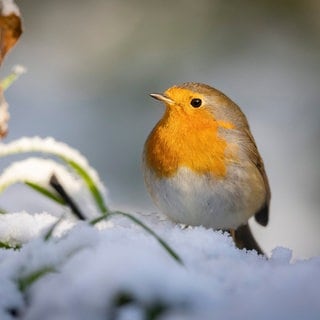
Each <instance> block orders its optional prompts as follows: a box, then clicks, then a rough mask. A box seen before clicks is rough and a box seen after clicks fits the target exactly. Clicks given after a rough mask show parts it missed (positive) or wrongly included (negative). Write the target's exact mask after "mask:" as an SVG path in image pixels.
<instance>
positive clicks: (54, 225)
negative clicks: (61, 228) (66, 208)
mask: <svg viewBox="0 0 320 320" xmlns="http://www.w3.org/2000/svg"><path fill="white" fill-rule="evenodd" d="M63 219H64V216H62V217H60V218H59V219H58V220H57V221H56V222H55V223H53V224H52V226H51V227H50V228H49V230H48V231H47V233H45V235H44V237H43V239H44V241H49V240H50V239H51V238H52V235H53V232H54V230H56V228H57V227H58V225H59V224H60V223H61V222H62V220H63Z"/></svg>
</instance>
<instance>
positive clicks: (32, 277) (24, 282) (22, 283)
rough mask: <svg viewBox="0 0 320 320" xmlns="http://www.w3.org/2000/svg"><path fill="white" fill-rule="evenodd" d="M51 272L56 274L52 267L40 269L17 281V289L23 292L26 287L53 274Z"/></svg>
mask: <svg viewBox="0 0 320 320" xmlns="http://www.w3.org/2000/svg"><path fill="white" fill-rule="evenodd" d="M53 272H56V271H55V269H54V268H52V267H44V268H42V269H39V270H37V271H34V272H32V273H30V274H29V275H27V276H26V277H22V278H19V279H18V280H17V283H18V288H19V290H20V291H21V292H25V291H26V290H27V289H28V287H30V286H31V285H32V284H33V283H34V282H36V281H37V280H38V279H40V278H42V277H43V276H45V275H46V274H48V273H53Z"/></svg>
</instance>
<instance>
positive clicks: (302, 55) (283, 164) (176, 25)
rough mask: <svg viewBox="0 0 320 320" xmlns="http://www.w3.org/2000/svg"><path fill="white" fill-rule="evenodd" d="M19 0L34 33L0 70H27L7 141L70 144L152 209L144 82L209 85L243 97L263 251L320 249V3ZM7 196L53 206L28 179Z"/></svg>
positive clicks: (28, 205) (9, 202) (117, 203)
mask: <svg viewBox="0 0 320 320" xmlns="http://www.w3.org/2000/svg"><path fill="white" fill-rule="evenodd" d="M16 2H17V4H18V5H19V7H20V9H21V12H22V15H23V18H24V31H25V32H24V34H23V36H22V38H21V40H20V42H19V44H18V45H17V46H16V48H15V49H14V50H13V51H12V52H11V54H9V55H8V57H7V58H6V60H5V63H4V66H3V68H2V71H1V72H2V76H4V75H5V74H7V73H8V72H9V71H10V68H11V67H12V66H13V65H14V64H17V63H19V64H23V65H24V66H26V67H27V68H28V73H27V74H26V75H24V76H23V77H22V78H21V79H20V80H19V81H18V82H17V83H15V84H14V86H13V87H12V88H10V89H9V90H8V92H7V94H6V97H7V100H8V102H9V103H10V110H11V121H10V133H9V136H8V137H7V138H6V140H5V142H9V141H12V140H14V139H16V138H19V137H21V136H34V135H39V136H42V137H45V136H53V137H54V138H56V139H58V140H61V141H64V142H66V143H68V144H70V145H71V146H73V147H75V148H77V149H79V150H80V151H81V152H82V153H83V154H84V155H86V156H87V158H88V159H89V161H90V163H91V165H92V166H93V167H95V168H96V169H97V171H98V172H99V173H100V175H101V177H102V179H103V180H104V182H105V184H106V186H107V188H108V189H109V199H110V202H111V203H112V206H114V207H117V208H126V209H128V210H131V211H143V212H154V211H156V209H155V207H154V206H153V204H152V202H151V201H150V199H149V197H148V195H147V193H146V191H145V188H144V184H143V179H142V174H141V170H140V159H141V151H142V148H143V143H144V141H145V139H146V137H147V135H148V133H149V131H150V130H151V129H152V127H153V126H154V124H155V123H156V122H157V120H158V119H159V118H160V116H161V114H162V112H163V108H162V106H161V105H160V104H159V103H156V102H155V101H152V100H151V98H149V97H148V93H151V92H159V91H160V92H161V91H163V90H165V89H166V88H168V87H170V86H171V85H173V84H176V83H180V82H185V81H196V82H205V83H208V84H210V85H212V86H214V87H216V88H218V89H220V90H221V91H223V92H224V93H226V94H227V95H228V96H230V97H231V98H232V99H233V100H234V101H235V102H236V103H238V104H239V105H240V106H241V108H242V109H243V111H244V112H245V113H246V115H247V117H248V119H249V122H250V124H251V128H252V131H253V134H254V136H255V138H256V141H257V144H258V146H259V149H260V152H261V154H262V156H263V158H264V160H265V165H266V169H267V172H268V175H269V179H270V183H271V188H272V204H271V221H270V225H269V226H268V227H267V228H259V227H256V226H254V227H255V229H254V230H255V234H256V235H257V238H258V240H259V241H260V242H261V243H262V246H263V248H265V249H267V250H268V251H270V250H271V249H272V248H273V247H275V246H277V245H282V246H286V247H290V248H292V249H293V252H294V256H295V257H299V258H305V257H310V256H314V255H319V254H320V233H319V226H320V212H319V208H320V192H319V191H320V170H319V169H320V164H319V159H320V157H319V153H320V142H319V139H320V129H319V120H320V87H319V84H320V40H319V39H320V2H319V1H318V0H282V1H279V0H242V1H236V0H235V1H232V0H229V1H225V0H197V1H194V0H184V1H183V0H177V1H169V0H163V1H152V0H151V1H150V0H149V1H147V0H133V1H116V0H113V1H107V0H92V1H84V0H77V1H63V0H55V1H52V0H32V1H31V0H29V1H16ZM12 160H14V158H10V159H9V160H8V159H1V160H0V162H1V163H0V169H1V168H3V167H4V166H5V165H6V164H8V163H9V162H10V161H12ZM0 207H5V208H7V209H9V210H11V211H18V210H19V211H20V210H22V209H27V210H29V211H30V210H31V211H32V210H33V211H37V212H39V211H42V210H47V209H50V208H51V207H52V204H51V203H48V202H45V201H44V200H42V199H40V197H39V196H38V195H35V194H34V193H33V192H32V191H29V190H27V189H26V188H25V187H21V186H20V187H15V188H10V189H9V190H7V191H6V192H5V193H4V194H3V195H2V196H1V197H0ZM55 209H56V210H59V209H57V208H55Z"/></svg>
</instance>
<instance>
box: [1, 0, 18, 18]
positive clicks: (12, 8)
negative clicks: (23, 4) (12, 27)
mask: <svg viewBox="0 0 320 320" xmlns="http://www.w3.org/2000/svg"><path fill="white" fill-rule="evenodd" d="M0 9H1V14H2V15H3V16H9V15H11V14H15V15H16V16H20V11H19V8H18V7H17V5H16V4H15V3H14V1H13V0H1V1H0Z"/></svg>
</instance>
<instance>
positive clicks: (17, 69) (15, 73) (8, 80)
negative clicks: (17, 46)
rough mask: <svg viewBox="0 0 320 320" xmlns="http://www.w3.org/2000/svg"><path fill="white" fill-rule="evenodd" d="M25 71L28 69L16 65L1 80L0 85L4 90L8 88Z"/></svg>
mask: <svg viewBox="0 0 320 320" xmlns="http://www.w3.org/2000/svg"><path fill="white" fill-rule="evenodd" d="M25 72H26V69H25V68H24V67H22V66H15V67H14V68H13V70H12V72H11V73H10V74H9V75H8V76H6V77H5V78H4V79H2V80H1V81H0V86H1V88H2V89H3V91H5V90H7V89H8V88H9V87H10V86H11V85H12V84H13V83H14V82H15V81H16V80H17V79H18V78H19V77H20V76H21V75H22V74H24V73H25Z"/></svg>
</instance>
